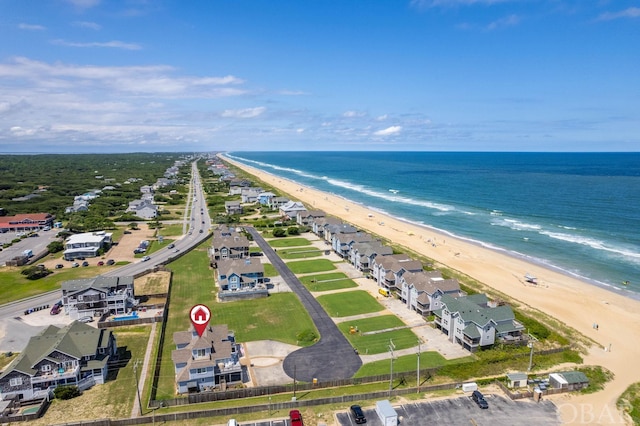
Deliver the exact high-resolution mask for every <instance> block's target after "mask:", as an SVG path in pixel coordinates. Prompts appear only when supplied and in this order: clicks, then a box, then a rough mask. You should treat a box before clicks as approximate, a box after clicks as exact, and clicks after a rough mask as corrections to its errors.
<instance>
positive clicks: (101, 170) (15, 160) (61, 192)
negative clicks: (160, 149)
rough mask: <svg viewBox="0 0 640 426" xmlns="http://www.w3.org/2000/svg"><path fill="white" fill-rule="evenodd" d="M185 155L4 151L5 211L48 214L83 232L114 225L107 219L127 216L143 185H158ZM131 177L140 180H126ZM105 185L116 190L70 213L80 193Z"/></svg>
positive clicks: (1, 194)
mask: <svg viewBox="0 0 640 426" xmlns="http://www.w3.org/2000/svg"><path fill="white" fill-rule="evenodd" d="M185 157H186V154H184V153H131V154H74V155H71V154H64V155H56V154H44V155H3V156H1V157H0V209H2V210H0V211H1V212H2V213H3V214H5V215H15V214H20V213H40V212H47V213H51V214H53V215H55V216H56V218H57V219H58V220H67V221H69V222H70V224H72V225H74V224H75V227H77V228H78V230H92V229H93V228H96V229H97V228H102V227H108V226H106V225H107V222H110V220H109V219H107V218H109V217H111V218H113V217H114V216H121V215H122V214H123V213H124V210H125V209H126V208H127V206H128V203H129V201H132V200H135V199H136V198H139V197H140V187H141V186H142V185H151V184H153V183H154V182H155V181H156V180H157V179H158V178H159V177H162V176H163V175H164V172H165V171H166V169H167V168H168V167H171V166H172V165H173V164H174V163H175V162H176V160H179V159H184V158H185ZM186 169H187V170H186V172H187V173H188V172H189V171H190V169H189V168H188V167H187V168H186ZM181 172H184V171H183V170H181ZM181 174H182V173H181ZM131 178H135V182H132V183H130V184H127V183H125V182H126V181H127V180H128V179H131ZM105 186H112V187H114V189H111V190H108V191H104V192H103V193H102V194H101V195H100V197H98V198H96V199H94V200H93V201H92V202H91V204H90V207H89V211H88V212H82V213H71V214H65V209H66V207H68V206H71V205H72V204H73V200H74V197H75V196H76V195H81V194H84V193H86V192H88V191H91V190H94V189H102V188H104V187H105ZM72 227H73V226H72Z"/></svg>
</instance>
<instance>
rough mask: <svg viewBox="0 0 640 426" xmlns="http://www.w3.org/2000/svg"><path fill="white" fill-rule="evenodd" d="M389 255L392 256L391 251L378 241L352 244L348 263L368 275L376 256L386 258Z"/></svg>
mask: <svg viewBox="0 0 640 426" xmlns="http://www.w3.org/2000/svg"><path fill="white" fill-rule="evenodd" d="M391 254H393V249H392V248H391V247H389V246H385V245H384V244H382V243H381V242H380V241H367V242H362V243H354V244H353V245H352V246H351V252H350V253H349V262H350V263H351V265H353V267H354V268H355V269H357V270H358V271H361V272H362V273H365V274H368V273H369V272H370V271H371V264H372V262H373V259H375V258H376V257H377V256H388V255H391Z"/></svg>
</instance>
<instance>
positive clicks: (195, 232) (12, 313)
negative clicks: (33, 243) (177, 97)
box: [0, 163, 211, 352]
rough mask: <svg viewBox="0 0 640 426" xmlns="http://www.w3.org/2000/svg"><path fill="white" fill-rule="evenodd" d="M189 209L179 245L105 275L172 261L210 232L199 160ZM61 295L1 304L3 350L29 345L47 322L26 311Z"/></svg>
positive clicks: (194, 168)
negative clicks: (27, 316)
mask: <svg viewBox="0 0 640 426" xmlns="http://www.w3.org/2000/svg"><path fill="white" fill-rule="evenodd" d="M189 207H191V210H189ZM185 210H186V211H187V212H189V213H190V214H188V215H185V219H186V220H187V222H188V229H189V231H188V232H187V235H185V236H184V238H181V239H180V240H178V241H176V242H175V248H173V249H168V248H164V249H162V250H159V251H157V252H155V253H153V254H152V255H151V256H150V259H149V260H148V261H146V262H142V261H138V262H136V263H130V264H128V265H125V266H122V267H120V268H117V269H114V270H112V271H109V272H107V273H105V274H104V275H105V276H128V275H137V274H139V273H141V272H143V271H145V270H150V269H153V268H154V267H155V266H156V265H158V264H160V263H165V262H166V261H168V260H169V261H170V260H172V259H175V258H177V257H179V256H181V255H183V254H184V253H186V252H188V251H189V250H191V249H192V248H194V247H196V246H197V245H198V244H200V243H201V242H202V241H204V240H205V239H206V238H207V237H208V236H209V228H210V226H211V218H210V217H209V212H208V210H207V206H206V203H205V196H204V192H203V190H202V183H201V180H200V176H199V173H198V169H197V166H196V163H193V164H192V178H191V189H190V192H189V198H188V201H187V208H186V209H185ZM191 218H193V220H191ZM200 231H202V232H200ZM49 232H52V231H49ZM40 234H41V236H40V237H39V238H43V237H42V235H43V233H40ZM27 240H36V238H27ZM175 249H177V250H178V252H175V251H174V250H175ZM60 297H61V292H60V290H56V291H52V292H49V293H45V294H41V295H39V296H35V297H32V298H28V299H22V300H18V301H15V302H12V303H8V304H5V305H2V306H0V352H5V351H12V352H21V351H22V350H23V349H24V348H25V347H26V346H27V343H28V342H29V338H30V337H31V336H34V335H36V334H37V333H39V332H40V331H41V330H42V329H43V328H44V326H31V325H28V324H26V323H24V322H23V321H22V316H23V315H24V311H25V310H27V309H29V308H34V307H36V306H43V305H53V304H54V303H56V302H57V301H58V300H60ZM52 323H54V324H55V317H52Z"/></svg>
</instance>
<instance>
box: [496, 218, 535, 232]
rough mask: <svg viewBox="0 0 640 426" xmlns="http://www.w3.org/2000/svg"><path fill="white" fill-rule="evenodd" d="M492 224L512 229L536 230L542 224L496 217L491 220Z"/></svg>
mask: <svg viewBox="0 0 640 426" xmlns="http://www.w3.org/2000/svg"><path fill="white" fill-rule="evenodd" d="M491 224H492V225H497V226H504V227H507V228H511V229H513V230H514V231H538V230H540V229H542V226H540V225H538V224H535V223H526V222H522V221H519V220H516V219H507V218H496V219H492V220H491Z"/></svg>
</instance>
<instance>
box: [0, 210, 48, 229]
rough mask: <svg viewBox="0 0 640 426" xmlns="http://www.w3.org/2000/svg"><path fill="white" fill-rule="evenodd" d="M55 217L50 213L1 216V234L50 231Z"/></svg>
mask: <svg viewBox="0 0 640 426" xmlns="http://www.w3.org/2000/svg"><path fill="white" fill-rule="evenodd" d="M54 219H55V216H53V215H51V214H50V213H24V214H17V215H15V216H0V232H30V231H38V230H40V229H45V228H46V229H49V228H51V226H52V225H53V220H54Z"/></svg>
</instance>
